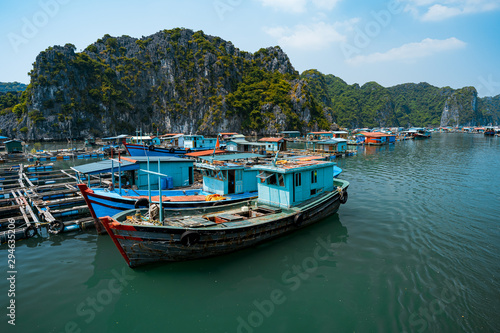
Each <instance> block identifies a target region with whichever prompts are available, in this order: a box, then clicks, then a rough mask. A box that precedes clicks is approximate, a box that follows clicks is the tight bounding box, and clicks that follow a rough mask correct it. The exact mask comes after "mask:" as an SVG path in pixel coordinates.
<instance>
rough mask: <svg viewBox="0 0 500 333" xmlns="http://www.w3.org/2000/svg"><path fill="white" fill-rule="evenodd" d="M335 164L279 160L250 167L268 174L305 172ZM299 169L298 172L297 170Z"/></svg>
mask: <svg viewBox="0 0 500 333" xmlns="http://www.w3.org/2000/svg"><path fill="white" fill-rule="evenodd" d="M334 165H335V163H333V162H329V161H317V160H313V161H297V160H280V161H277V162H276V165H273V164H260V165H254V166H252V168H253V169H256V170H260V171H268V172H278V173H292V172H297V171H306V170H312V169H317V168H318V167H321V168H323V167H330V166H334ZM298 169H300V170H298Z"/></svg>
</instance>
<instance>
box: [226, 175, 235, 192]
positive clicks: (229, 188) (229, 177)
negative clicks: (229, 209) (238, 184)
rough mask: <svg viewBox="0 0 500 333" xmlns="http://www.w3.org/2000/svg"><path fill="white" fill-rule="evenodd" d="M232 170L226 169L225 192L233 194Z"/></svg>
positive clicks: (233, 180)
mask: <svg viewBox="0 0 500 333" xmlns="http://www.w3.org/2000/svg"><path fill="white" fill-rule="evenodd" d="M234 183H235V179H234V170H228V171H227V194H233V193H234V189H235V184H234Z"/></svg>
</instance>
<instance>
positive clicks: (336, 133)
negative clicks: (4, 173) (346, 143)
mask: <svg viewBox="0 0 500 333" xmlns="http://www.w3.org/2000/svg"><path fill="white" fill-rule="evenodd" d="M332 134H333V137H334V138H340V139H346V140H347V136H348V135H349V133H347V132H346V131H333V132H332Z"/></svg>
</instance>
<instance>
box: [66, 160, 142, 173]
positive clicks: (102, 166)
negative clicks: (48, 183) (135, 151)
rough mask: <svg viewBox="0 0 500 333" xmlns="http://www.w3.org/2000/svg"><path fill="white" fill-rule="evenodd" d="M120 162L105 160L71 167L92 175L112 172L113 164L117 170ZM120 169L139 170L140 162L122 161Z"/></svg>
mask: <svg viewBox="0 0 500 333" xmlns="http://www.w3.org/2000/svg"><path fill="white" fill-rule="evenodd" d="M118 164H119V163H118V162H116V161H111V160H104V161H99V162H95V163H88V164H83V165H79V166H75V167H71V169H73V170H75V171H76V172H80V173H83V174H89V175H92V174H99V173H104V172H111V166H113V169H114V170H115V172H116V171H118ZM120 169H121V171H128V170H137V169H139V164H138V163H134V162H129V161H122V162H121V164H120Z"/></svg>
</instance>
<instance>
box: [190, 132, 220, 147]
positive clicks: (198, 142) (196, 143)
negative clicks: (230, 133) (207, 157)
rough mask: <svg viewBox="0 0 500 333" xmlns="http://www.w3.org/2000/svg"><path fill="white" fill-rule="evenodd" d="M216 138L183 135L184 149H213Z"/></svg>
mask: <svg viewBox="0 0 500 333" xmlns="http://www.w3.org/2000/svg"><path fill="white" fill-rule="evenodd" d="M216 142H217V138H205V137H203V135H184V148H186V149H188V148H189V149H200V148H201V149H214V148H215V144H216Z"/></svg>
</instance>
